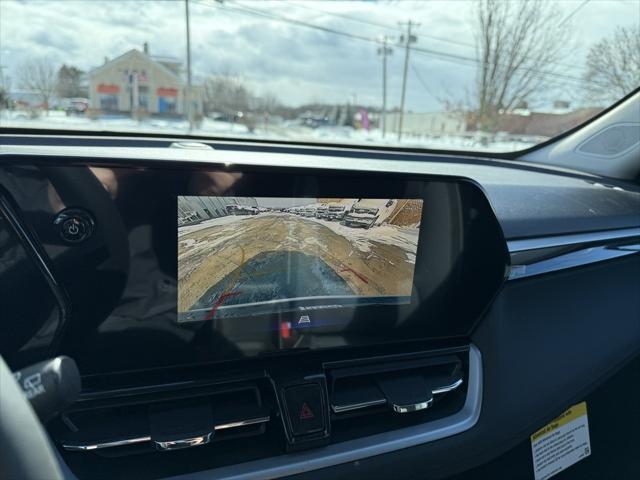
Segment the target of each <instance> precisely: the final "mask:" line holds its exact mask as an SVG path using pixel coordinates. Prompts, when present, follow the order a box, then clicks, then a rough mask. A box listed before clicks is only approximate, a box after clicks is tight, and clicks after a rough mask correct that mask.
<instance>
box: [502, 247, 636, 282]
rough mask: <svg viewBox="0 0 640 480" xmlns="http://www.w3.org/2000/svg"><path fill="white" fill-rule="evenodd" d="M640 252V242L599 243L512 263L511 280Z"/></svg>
mask: <svg viewBox="0 0 640 480" xmlns="http://www.w3.org/2000/svg"><path fill="white" fill-rule="evenodd" d="M639 252H640V243H636V244H631V245H623V246H620V247H616V246H607V245H598V246H595V247H588V248H583V249H581V250H576V251H575V252H569V253H565V254H562V255H558V256H556V257H553V258H548V259H546V260H541V261H539V262H534V263H530V264H528V265H512V266H511V270H510V271H509V280H516V279H520V278H526V277H532V276H534V275H542V274H543V273H550V272H557V271H558V270H565V269H567V268H573V267H579V266H583V265H589V264H591V263H598V262H604V261H605V260H612V259H614V258H620V257H626V256H628V255H635V254H638V253H639Z"/></svg>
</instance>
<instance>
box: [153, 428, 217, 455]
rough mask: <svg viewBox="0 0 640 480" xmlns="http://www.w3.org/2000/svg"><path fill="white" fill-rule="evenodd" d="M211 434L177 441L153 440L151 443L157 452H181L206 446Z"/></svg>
mask: <svg viewBox="0 0 640 480" xmlns="http://www.w3.org/2000/svg"><path fill="white" fill-rule="evenodd" d="M212 435H213V432H209V433H205V434H204V435H198V436H197V437H190V438H180V439H178V440H167V441H164V442H159V441H157V440H155V441H154V442H153V443H155V445H156V449H157V450H161V451H166V452H168V451H171V450H182V449H184V448H191V447H199V446H200V445H206V444H207V443H209V442H210V441H211V436H212Z"/></svg>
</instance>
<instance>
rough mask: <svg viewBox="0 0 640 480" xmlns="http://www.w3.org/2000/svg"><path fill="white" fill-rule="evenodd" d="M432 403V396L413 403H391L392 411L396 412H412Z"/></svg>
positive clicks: (427, 406) (423, 408)
mask: <svg viewBox="0 0 640 480" xmlns="http://www.w3.org/2000/svg"><path fill="white" fill-rule="evenodd" d="M431 405H433V397H431V398H430V399H429V400H427V401H426V402H420V403H414V404H413V405H396V404H394V405H393V411H394V412H396V413H412V412H419V411H420V410H425V409H427V408H429V407H430V406H431Z"/></svg>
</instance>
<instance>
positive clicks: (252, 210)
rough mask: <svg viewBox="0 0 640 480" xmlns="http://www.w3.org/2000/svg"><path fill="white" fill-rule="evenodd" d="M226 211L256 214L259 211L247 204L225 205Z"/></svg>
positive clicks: (234, 213)
mask: <svg viewBox="0 0 640 480" xmlns="http://www.w3.org/2000/svg"><path fill="white" fill-rule="evenodd" d="M227 213H228V214H229V215H257V214H258V213H260V211H259V210H258V209H257V208H256V207H249V206H247V205H229V206H228V207H227Z"/></svg>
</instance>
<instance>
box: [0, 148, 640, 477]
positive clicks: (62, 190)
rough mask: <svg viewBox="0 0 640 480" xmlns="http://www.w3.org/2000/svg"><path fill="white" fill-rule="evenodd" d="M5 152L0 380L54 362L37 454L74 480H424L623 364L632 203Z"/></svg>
mask: <svg viewBox="0 0 640 480" xmlns="http://www.w3.org/2000/svg"><path fill="white" fill-rule="evenodd" d="M4 140H5V144H4V145H3V146H2V147H0V157H1V158H2V168H0V186H1V189H0V213H1V215H0V241H1V243H2V244H1V245H0V252H2V259H3V261H2V264H0V265H1V267H0V281H1V282H2V288H1V289H0V291H1V292H2V293H1V294H2V297H3V298H2V335H1V336H0V342H1V345H0V346H1V348H2V352H3V356H4V358H5V359H6V360H7V363H8V364H9V365H10V367H12V368H14V369H17V368H21V367H23V366H25V365H29V364H31V363H34V362H37V361H40V360H43V359H46V358H50V357H54V356H57V355H66V356H69V357H71V358H73V359H74V360H75V361H76V363H77V365H78V368H79V370H80V373H81V375H82V393H81V394H80V397H79V398H78V400H77V401H76V402H75V403H74V404H73V405H72V406H71V407H69V408H68V409H67V410H66V411H65V412H64V413H63V414H62V415H61V416H59V417H58V418H56V419H54V420H52V421H51V422H50V423H49V424H48V425H47V429H48V432H49V434H50V436H51V438H52V440H53V442H54V444H55V445H56V447H57V448H58V451H59V454H60V456H61V458H62V459H63V460H64V462H65V463H66V465H67V466H68V468H69V469H70V471H71V472H73V474H74V475H75V476H77V477H78V478H92V477H93V476H94V475H93V473H95V472H96V471H100V472H103V473H104V474H105V475H107V476H110V477H112V478H113V477H117V476H118V475H122V474H123V472H126V473H127V475H129V476H135V477H136V478H149V479H155V478H166V477H177V478H193V479H196V478H204V477H205V476H207V475H209V476H213V477H214V478H278V477H287V476H295V475H298V476H300V477H299V478H321V477H322V476H326V478H342V477H345V478H346V477H348V476H350V475H352V474H353V473H354V472H358V473H359V474H365V473H366V474H367V475H368V476H369V477H370V478H388V475H391V474H392V473H393V471H394V469H393V468H392V465H396V467H395V468H396V469H398V473H399V474H405V475H407V476H410V475H418V476H420V475H425V476H426V475H428V476H429V477H430V478H431V477H434V478H438V477H445V476H449V475H452V474H455V473H458V472H460V471H463V470H466V469H469V468H473V467H474V466H477V465H480V464H481V463H482V462H484V461H486V460H488V459H490V458H494V457H495V456H497V455H499V454H500V453H503V452H505V451H507V450H508V449H509V448H511V447H513V446H514V445H516V444H517V443H518V442H520V441H522V440H523V439H527V438H528V436H529V435H530V434H531V433H532V432H533V431H535V430H536V429H537V428H538V427H539V426H540V425H542V424H544V422H546V421H549V420H551V419H552V418H554V416H556V415H558V414H559V413H561V412H562V411H563V409H565V408H566V407H567V405H570V404H571V402H574V401H577V400H579V399H580V398H582V397H583V396H584V395H586V394H587V393H588V392H589V391H591V390H593V388H595V387H596V386H597V385H599V384H601V383H602V382H603V381H604V380H606V379H607V378H608V377H610V376H611V375H612V374H613V373H614V372H616V371H617V370H618V369H620V368H621V367H622V366H623V365H625V364H626V363H627V362H629V361H630V359H632V358H634V357H635V356H636V355H637V353H638V349H639V346H638V342H637V338H638V336H639V335H640V325H639V324H638V322H637V318H634V316H633V315H629V314H628V312H637V311H639V309H640V299H639V297H638V293H637V292H638V291H640V277H639V276H638V275H637V272H638V269H639V267H640V255H639V252H640V248H639V245H640V218H639V216H638V212H639V211H640V191H639V190H638V188H637V186H634V185H631V184H627V183H624V182H621V181H614V180H611V179H603V178H600V177H596V176H590V175H586V174H580V173H577V172H572V171H566V170H561V169H552V168H549V167H544V168H543V167H536V166H532V165H527V164H523V163H519V162H513V161H508V160H500V159H487V158H476V157H470V156H456V155H438V156H430V155H429V154H415V153H407V152H389V151H376V150H373V149H372V150H360V149H341V148H335V149H333V148H329V147H323V148H315V147H302V146H298V147H297V146H292V145H289V146H285V145H277V144H272V145H261V146H256V145H255V144H251V143H248V142H247V143H244V144H243V143H239V142H202V143H194V142H182V141H175V142H173V141H165V140H158V139H151V138H150V139H147V140H140V141H137V140H133V139H129V140H122V141H118V142H116V141H115V140H112V141H113V142H114V143H113V144H109V141H108V139H101V138H93V139H71V138H69V139H67V140H66V141H62V142H57V143H56V144H55V145H51V144H47V142H46V139H45V140H42V141H41V144H40V145H37V144H33V143H29V142H27V141H26V140H25V139H24V138H21V137H18V136H16V137H11V138H5V139H4ZM116 143H117V145H116ZM332 212H336V213H332ZM569 287H570V288H569ZM9 320H10V321H9ZM605 326H606V336H603V335H604V332H605V330H604V329H605ZM549 332H553V335H549ZM567 371H570V372H571V375H570V376H567V375H566V374H565V372H567ZM496 425H499V428H496ZM456 452H457V453H456ZM415 458H421V459H422V461H421V462H420V466H419V467H418V468H419V470H418V471H414V472H412V473H411V472H408V471H407V470H406V469H407V468H409V467H408V466H409V465H414V463H413V459H415ZM425 459H427V460H428V461H425ZM402 465H407V467H403V466H402ZM414 467H415V465H414Z"/></svg>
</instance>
